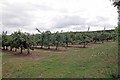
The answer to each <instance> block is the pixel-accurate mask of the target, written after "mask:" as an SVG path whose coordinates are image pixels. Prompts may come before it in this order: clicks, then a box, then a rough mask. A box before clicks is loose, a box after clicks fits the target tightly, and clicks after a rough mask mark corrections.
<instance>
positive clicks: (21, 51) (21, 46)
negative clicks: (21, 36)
mask: <svg viewBox="0 0 120 80" xmlns="http://www.w3.org/2000/svg"><path fill="white" fill-rule="evenodd" d="M20 54H22V46H21V50H20Z"/></svg>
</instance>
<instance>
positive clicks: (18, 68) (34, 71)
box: [2, 42, 118, 78]
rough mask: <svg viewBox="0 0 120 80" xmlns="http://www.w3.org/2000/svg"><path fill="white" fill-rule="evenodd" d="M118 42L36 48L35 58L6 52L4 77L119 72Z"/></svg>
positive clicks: (110, 74)
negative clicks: (84, 46) (73, 46)
mask: <svg viewBox="0 0 120 80" xmlns="http://www.w3.org/2000/svg"><path fill="white" fill-rule="evenodd" d="M117 53H118V52H117V43H116V42H107V43H104V44H92V46H91V47H90V48H85V49H84V48H68V49H67V51H58V52H57V51H48V50H47V51H45V50H35V51H32V54H34V55H36V57H29V56H25V57H20V56H15V55H11V54H5V53H3V63H2V65H3V77H14V78H15V77H23V78H25V77H26V78H27V77H29V78H41V77H43V78H59V77H60V78H83V77H86V78H93V77H94V78H109V77H114V76H116V75H117V69H118V65H117V56H118V54H117Z"/></svg>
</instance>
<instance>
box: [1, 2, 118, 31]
mask: <svg viewBox="0 0 120 80" xmlns="http://www.w3.org/2000/svg"><path fill="white" fill-rule="evenodd" d="M1 6H2V14H3V15H2V23H3V30H7V31H8V32H9V33H11V32H13V31H16V30H18V29H19V28H21V29H22V31H26V32H30V33H37V31H36V30H35V28H36V27H37V28H39V29H40V30H41V31H45V30H50V31H52V32H56V31H61V30H63V31H85V30H87V27H88V26H90V27H91V28H90V30H101V29H104V27H106V29H113V28H114V27H115V26H117V17H118V15H117V9H116V8H115V7H113V6H112V3H111V2H110V1H109V0H24V1H23V0H4V1H3V3H2V5H1ZM0 13H1V12H0Z"/></svg>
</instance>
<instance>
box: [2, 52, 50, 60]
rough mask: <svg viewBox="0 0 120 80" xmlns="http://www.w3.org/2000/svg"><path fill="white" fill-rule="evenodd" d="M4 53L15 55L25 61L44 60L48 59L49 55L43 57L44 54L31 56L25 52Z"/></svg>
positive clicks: (32, 54) (31, 54)
mask: <svg viewBox="0 0 120 80" xmlns="http://www.w3.org/2000/svg"><path fill="white" fill-rule="evenodd" d="M2 52H3V53H6V54H11V55H14V56H16V57H19V58H22V59H23V58H24V59H30V60H33V59H34V60H38V59H43V58H45V57H47V56H48V55H43V54H35V53H30V54H29V55H28V54H27V53H25V52H23V53H22V54H20V53H19V52H15V51H9V50H2Z"/></svg>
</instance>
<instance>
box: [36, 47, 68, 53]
mask: <svg viewBox="0 0 120 80" xmlns="http://www.w3.org/2000/svg"><path fill="white" fill-rule="evenodd" d="M34 49H40V50H47V51H57V52H59V51H60V52H61V51H67V49H66V48H65V47H58V49H57V50H56V49H55V47H51V48H50V49H48V48H46V47H44V48H41V47H34Z"/></svg>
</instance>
